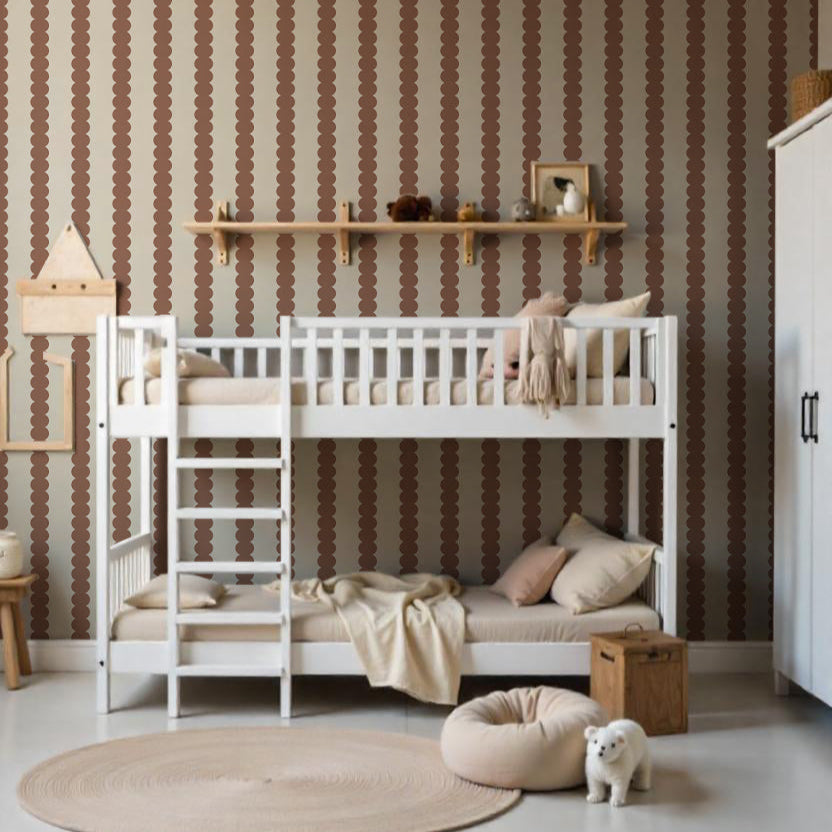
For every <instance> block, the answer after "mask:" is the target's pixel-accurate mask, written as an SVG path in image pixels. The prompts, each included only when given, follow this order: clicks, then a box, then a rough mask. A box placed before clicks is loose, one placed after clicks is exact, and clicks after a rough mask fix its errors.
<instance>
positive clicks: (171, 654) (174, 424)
mask: <svg viewBox="0 0 832 832" xmlns="http://www.w3.org/2000/svg"><path fill="white" fill-rule="evenodd" d="M162 335H163V337H164V339H165V341H166V344H165V347H164V349H163V350H162V382H163V386H162V402H163V403H164V407H165V413H166V416H167V425H166V433H167V439H168V459H167V463H168V470H167V484H168V505H167V511H168V517H167V521H168V616H167V634H168V717H170V718H171V719H176V718H177V717H178V716H179V707H180V706H179V702H180V696H179V693H180V687H181V685H180V678H179V628H178V626H177V624H176V618H177V616H178V615H179V573H178V571H177V566H178V563H179V521H178V517H177V514H176V511H177V509H178V508H179V470H178V468H177V467H176V459H177V457H178V456H179V386H178V385H179V378H178V376H179V369H178V362H177V358H176V356H177V349H178V346H179V344H178V340H179V339H178V327H177V321H176V318H175V317H173V316H168V317H166V318H163V319H162Z"/></svg>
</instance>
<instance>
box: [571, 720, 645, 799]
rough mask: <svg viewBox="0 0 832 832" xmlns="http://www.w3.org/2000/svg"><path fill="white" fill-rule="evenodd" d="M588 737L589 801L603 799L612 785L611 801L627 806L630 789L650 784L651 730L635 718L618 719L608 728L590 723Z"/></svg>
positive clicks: (641, 789) (642, 787)
mask: <svg viewBox="0 0 832 832" xmlns="http://www.w3.org/2000/svg"><path fill="white" fill-rule="evenodd" d="M584 737H586V741H587V743H586V783H587V789H588V793H587V796H586V799H587V801H588V802H589V803H601V802H602V801H603V800H604V799H605V798H606V792H607V786H608V785H609V786H610V805H611V806H623V805H624V804H625V803H626V802H627V791H628V790H629V788H630V783H631V782H632V784H633V788H635V789H639V790H640V791H646V790H647V789H649V788H650V776H651V766H650V752H649V750H648V748H647V734H645V733H644V729H643V728H642V727H641V726H640V725H639V724H638V723H637V722H633V720H632V719H616V720H615V721H613V722H611V723H610V724H609V725H607V726H606V728H596V727H595V726H594V725H590V726H589V727H588V728H587V729H586V731H584Z"/></svg>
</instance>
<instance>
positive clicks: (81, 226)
mask: <svg viewBox="0 0 832 832" xmlns="http://www.w3.org/2000/svg"><path fill="white" fill-rule="evenodd" d="M89 18H90V8H89V2H88V0H74V2H73V4H72V70H73V71H72V90H73V96H72V221H73V222H74V223H75V225H76V227H77V228H78V231H79V232H80V233H81V235H82V236H83V237H84V239H85V240H86V241H87V243H89V236H90V174H89V170H90V20H89ZM72 360H73V362H74V363H75V391H74V395H75V423H76V425H77V428H76V431H75V451H74V453H73V454H72V498H71V501H72V520H71V526H72V547H71V549H72V586H71V589H72V600H71V603H72V637H73V638H80V639H84V638H89V636H90V621H91V610H90V606H91V604H90V601H91V595H90V566H91V562H92V559H91V557H90V554H91V551H92V550H91V548H90V540H91V538H90V493H91V489H90V339H89V338H88V337H86V336H78V337H75V338H73V339H72Z"/></svg>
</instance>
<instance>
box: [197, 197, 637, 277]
mask: <svg viewBox="0 0 832 832" xmlns="http://www.w3.org/2000/svg"><path fill="white" fill-rule="evenodd" d="M340 214H341V219H339V220H334V221H332V222H317V221H300V222H237V221H235V220H232V219H231V218H230V216H229V213H228V203H227V202H218V203H217V205H216V209H215V212H214V219H213V220H211V221H210V222H196V221H189V222H186V223H184V227H185V229H186V230H187V231H190V232H191V233H192V234H210V235H211V236H212V237H213V238H214V245H215V247H216V251H217V262H218V263H220V264H221V265H226V264H227V263H228V251H229V249H230V247H231V242H232V239H233V237H235V236H236V235H238V234H335V235H337V237H338V249H339V252H338V256H339V262H340V263H341V265H342V266H346V265H349V263H350V259H351V255H350V250H351V236H352V235H353V234H459V236H460V238H461V240H462V262H463V264H464V265H466V266H472V265H473V264H474V238H475V236H476V235H477V234H580V235H581V236H582V237H583V250H584V263H586V264H587V265H589V266H592V265H594V264H595V261H596V255H597V250H598V240H599V238H600V236H601V234H603V233H606V234H617V233H620V232H622V231H624V230H626V228H627V223H626V222H601V221H598V220H596V219H595V208H594V206H592V205H591V206H590V217H591V218H590V220H589V222H585V221H583V220H575V221H572V220H557V221H552V222H541V221H532V222H506V221H498V222H486V221H484V220H475V221H473V222H439V221H437V222H418V223H416V222H390V221H383V222H360V221H358V220H353V219H352V218H351V213H350V203H349V202H342V203H341V206H340Z"/></svg>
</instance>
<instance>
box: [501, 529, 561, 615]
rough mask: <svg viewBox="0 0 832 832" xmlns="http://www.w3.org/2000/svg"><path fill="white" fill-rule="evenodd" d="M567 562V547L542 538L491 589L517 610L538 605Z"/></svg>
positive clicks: (524, 552)
mask: <svg viewBox="0 0 832 832" xmlns="http://www.w3.org/2000/svg"><path fill="white" fill-rule="evenodd" d="M566 558H567V552H566V549H564V548H563V546H557V545H555V544H554V543H552V542H551V541H550V540H549V539H548V538H546V537H541V538H540V540H538V541H536V542H535V543H532V544H531V546H527V547H526V548H525V549H524V550H523V551H522V552H521V553H520V556H519V557H518V558H517V559H516V560H515V561H514V563H512V564H511V566H509V568H508V569H506V571H505V572H504V573H503V574H502V576H501V577H500V579H499V580H498V581H497V583H495V584H494V585H493V586H491V587H489V589H490V590H491V591H492V592H495V593H496V594H497V595H503V596H505V597H506V598H508V600H509V601H511V603H512V604H514V606H515V607H525V606H528V605H529V604H536V603H537V602H538V601H540V600H541V599H542V598H543V597H544V596H545V595H546V593H547V592H548V591H549V590H550V589H551V588H552V583H553V582H554V580H555V578H556V577H557V574H558V572H560V570H561V568H562V567H563V565H564V564H565V563H566Z"/></svg>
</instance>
